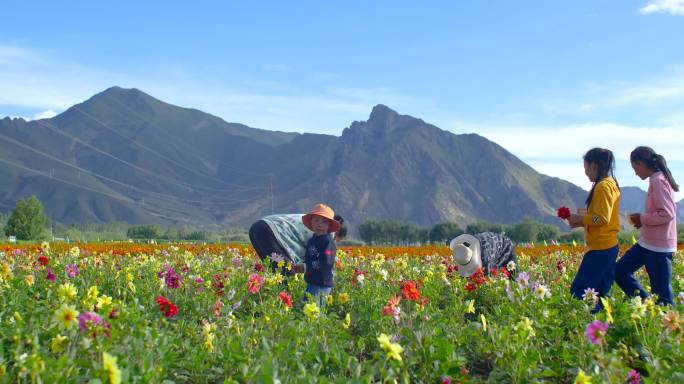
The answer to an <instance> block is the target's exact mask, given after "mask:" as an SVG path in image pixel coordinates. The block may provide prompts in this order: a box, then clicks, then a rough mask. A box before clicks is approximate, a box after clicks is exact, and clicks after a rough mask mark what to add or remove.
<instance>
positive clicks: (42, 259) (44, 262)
mask: <svg viewBox="0 0 684 384" xmlns="http://www.w3.org/2000/svg"><path fill="white" fill-rule="evenodd" d="M38 262H39V263H40V265H42V266H46V265H48V263H49V262H50V260H49V259H48V258H47V257H46V256H45V255H40V256H39V257H38Z"/></svg>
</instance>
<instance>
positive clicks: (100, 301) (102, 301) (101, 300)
mask: <svg viewBox="0 0 684 384" xmlns="http://www.w3.org/2000/svg"><path fill="white" fill-rule="evenodd" d="M111 305H112V298H111V297H109V296H106V295H102V296H100V297H98V298H97V307H98V308H107V307H109V306H111Z"/></svg>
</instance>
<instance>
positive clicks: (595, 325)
mask: <svg viewBox="0 0 684 384" xmlns="http://www.w3.org/2000/svg"><path fill="white" fill-rule="evenodd" d="M607 332H608V323H604V322H602V321H601V320H594V321H592V322H591V323H589V324H587V329H586V330H585V331H584V335H585V336H587V339H588V340H589V341H590V342H591V343H592V344H598V343H600V342H601V340H602V339H603V336H605V335H606V333H607Z"/></svg>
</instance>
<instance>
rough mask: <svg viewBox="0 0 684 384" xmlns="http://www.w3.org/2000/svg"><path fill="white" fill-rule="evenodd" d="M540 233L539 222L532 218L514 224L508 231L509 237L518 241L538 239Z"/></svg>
mask: <svg viewBox="0 0 684 384" xmlns="http://www.w3.org/2000/svg"><path fill="white" fill-rule="evenodd" d="M538 234H539V224H538V223H536V222H535V221H534V220H532V219H525V220H523V221H521V222H519V223H518V224H516V225H514V226H512V227H511V228H510V229H509V231H508V237H510V238H511V240H513V241H514V242H516V243H523V242H529V241H536V240H537V235H538Z"/></svg>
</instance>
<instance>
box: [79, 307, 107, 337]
mask: <svg viewBox="0 0 684 384" xmlns="http://www.w3.org/2000/svg"><path fill="white" fill-rule="evenodd" d="M101 321H102V317H101V316H100V315H98V314H97V313H95V312H86V313H84V314H82V315H81V316H79V317H78V326H79V327H80V328H81V331H83V332H87V331H88V330H89V329H92V328H94V327H97V326H98V325H99V324H100V322H101Z"/></svg>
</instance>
